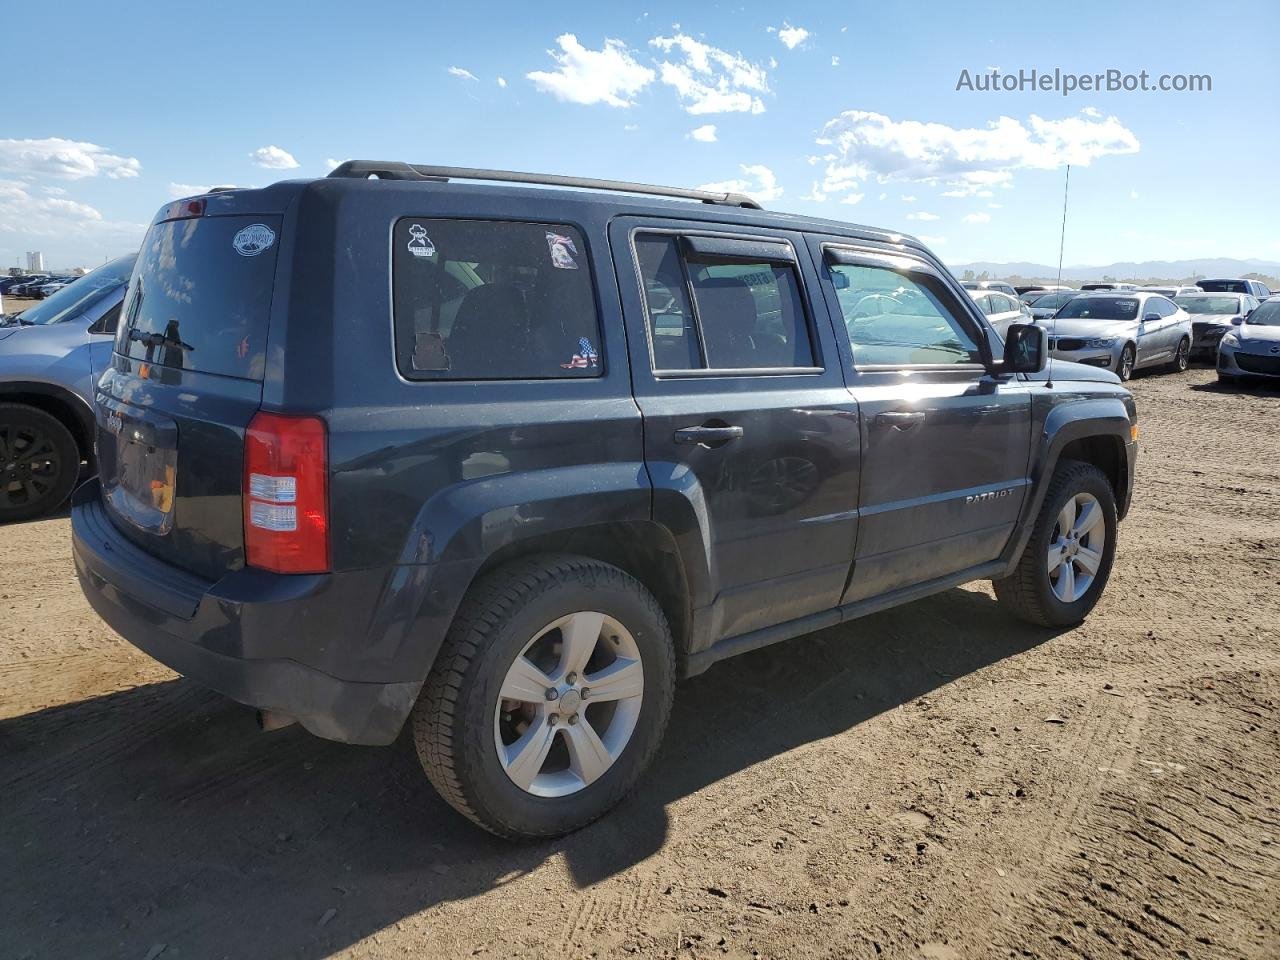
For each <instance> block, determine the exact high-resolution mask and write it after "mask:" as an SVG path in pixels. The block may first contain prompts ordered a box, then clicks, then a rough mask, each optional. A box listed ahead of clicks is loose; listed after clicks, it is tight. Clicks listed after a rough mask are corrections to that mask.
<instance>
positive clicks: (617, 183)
mask: <svg viewBox="0 0 1280 960" xmlns="http://www.w3.org/2000/svg"><path fill="white" fill-rule="evenodd" d="M329 176H331V177H346V178H354V179H358V180H364V179H366V178H369V177H377V178H378V179H379V180H435V181H437V182H440V183H444V182H447V181H449V180H493V181H496V182H499V183H533V184H539V185H542V186H548V187H581V188H584V189H587V190H616V191H618V192H619V193H643V194H648V195H650V196H655V197H675V198H676V199H679V200H698V201H701V202H702V203H717V204H721V205H723V206H729V207H746V208H748V209H751V210H759V209H760V204H758V203H756V202H755V201H754V200H752V199H751V198H750V197H748V196H746V195H745V194H741V193H712V192H710V191H707V190H686V189H684V188H682V187H659V186H654V185H653V184H649V183H628V182H627V181H625V180H596V179H593V178H591V177H563V176H560V175H559V174H554V173H520V172H519V171H516V170H484V169H480V168H477V167H431V166H425V165H423V164H420V163H403V162H401V161H398V160H392V161H381V160H348V161H347V162H346V163H340V164H338V166H337V167H335V168H334V170H333V172H332V173H330V174H329Z"/></svg>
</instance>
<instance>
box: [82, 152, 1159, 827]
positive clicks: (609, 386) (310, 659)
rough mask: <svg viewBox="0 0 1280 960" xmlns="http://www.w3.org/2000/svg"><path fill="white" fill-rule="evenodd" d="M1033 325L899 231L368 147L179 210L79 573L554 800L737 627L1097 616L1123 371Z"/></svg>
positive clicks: (1128, 453) (120, 604) (256, 680)
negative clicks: (984, 598) (924, 617)
mask: <svg viewBox="0 0 1280 960" xmlns="http://www.w3.org/2000/svg"><path fill="white" fill-rule="evenodd" d="M371 174H376V175H377V179H370V175H371ZM475 180H481V181H489V183H487V184H476V183H473V182H471V181H475ZM495 181H496V183H495ZM530 181H532V182H533V183H534V184H538V183H539V182H541V185H540V186H536V187H531V186H528V185H523V186H519V185H516V183H521V184H529V183H530ZM555 187H572V188H577V189H554V188H555ZM1045 354H1046V343H1045V333H1044V331H1043V330H1042V329H1041V328H1039V327H1036V326H1034V325H1032V324H1014V325H1013V326H1011V327H1010V328H1009V330H1008V335H1007V337H1006V338H1005V343H1003V344H1002V343H1001V342H1000V339H999V337H998V336H997V334H996V333H995V331H994V330H993V329H992V328H991V326H990V324H988V323H987V321H986V319H985V318H984V317H983V315H982V313H981V312H980V311H979V310H978V309H977V308H976V306H975V305H974V304H973V301H972V300H971V299H970V298H969V297H968V296H967V295H966V293H965V291H964V290H963V289H962V288H961V287H960V285H959V284H958V283H957V282H956V280H955V279H954V278H953V277H952V276H951V274H950V273H949V271H948V270H947V269H946V267H944V266H943V265H942V263H941V262H940V261H939V260H938V259H937V258H936V257H935V256H934V255H933V254H932V253H931V252H930V251H929V250H928V249H926V248H925V247H924V246H923V245H922V244H921V243H919V242H918V241H916V240H913V239H911V238H904V237H902V236H900V235H898V234H897V233H895V232H892V231H887V230H880V229H876V228H871V227H860V226H853V225H849V224H842V223H835V222H831V221H825V220H815V219H809V218H805V217H796V216H789V215H779V214H774V213H769V212H767V211H764V210H761V209H759V208H758V207H757V206H756V205H755V204H754V203H753V202H752V201H750V200H749V199H747V198H745V197H741V196H736V195H725V194H713V193H705V192H700V191H684V190H676V189H669V188H658V187H650V186H643V185H639V184H623V183H614V182H602V181H588V180H580V179H573V178H557V177H536V176H532V175H528V174H514V173H507V172H503V171H492V170H457V169H449V168H439V167H422V166H410V165H408V164H402V163H366V162H348V163H346V164H343V165H342V166H340V167H339V168H338V169H337V170H335V171H334V172H333V173H332V174H331V175H330V176H329V177H327V178H324V179H320V180H314V181H295V182H289V183H280V184H276V185H274V186H270V187H266V188H263V189H253V190H233V191H228V192H225V193H217V194H212V195H209V196H206V197H197V198H192V199H189V200H184V201H179V202H177V203H174V204H171V205H170V206H167V207H165V208H164V209H163V210H161V211H160V213H159V215H158V216H157V217H156V219H155V221H154V223H153V224H152V226H151V228H150V231H149V232H148V234H147V238H146V241H145V243H144V246H143V250H142V253H141V255H140V256H139V259H138V264H137V267H136V269H135V271H134V273H133V276H132V279H131V281H130V285H129V289H128V292H127V294H126V296H125V301H124V309H123V316H122V319H121V323H120V329H119V332H118V334H117V337H116V341H115V349H114V354H113V356H112V357H111V361H110V363H109V365H108V367H107V369H106V371H105V373H104V374H103V376H102V377H101V379H100V380H99V382H98V386H97V394H96V397H95V399H96V409H97V417H98V449H99V456H100V470H99V479H98V480H95V481H91V482H89V483H87V484H85V485H84V486H83V487H82V488H81V489H80V490H78V491H77V493H76V495H75V497H74V504H73V508H72V531H73V541H74V556H75V564H76V571H77V574H78V576H79V579H80V583H81V586H82V588H83V590H84V593H85V595H86V597H87V598H88V600H89V602H90V603H91V604H92V605H93V607H94V609H95V610H97V611H98V613H99V614H101V615H102V617H103V618H104V619H105V620H106V621H107V622H108V623H109V624H110V625H111V626H112V627H113V628H114V629H116V630H117V631H118V632H119V633H120V634H121V635H123V636H124V637H126V638H127V639H128V640H129V641H131V642H132V643H134V644H136V645H137V646H139V647H140V648H141V649H143V650H145V651H147V652H148V653H150V654H152V655H153V656H155V657H156V658H158V659H160V660H161V661H163V662H165V663H167V664H169V665H170V666H172V667H173V668H174V669H176V670H178V671H180V672H181V673H183V674H186V675H188V676H190V677H192V678H194V679H196V680H198V681H200V682H202V683H204V684H207V685H208V686H210V687H213V688H214V689H217V690H220V691H222V692H224V693H226V694H227V695H229V696H231V697H233V698H235V699H237V700H240V701H242V702H244V703H247V704H250V705H252V706H254V707H257V708H259V709H260V710H261V711H262V713H261V715H262V718H263V721H264V725H265V726H267V727H276V726H280V725H282V724H286V723H289V722H293V721H297V722H299V723H301V724H302V725H303V726H305V727H306V728H307V729H308V730H310V731H312V732H313V733H316V734H318V735H320V736H323V737H328V738H332V739H335V740H341V741H346V742H350V743H366V744H387V743H391V742H392V741H394V740H395V739H396V737H397V735H398V734H399V733H400V731H401V728H402V727H403V726H404V725H405V723H406V722H409V723H411V725H412V736H413V740H414V742H415V744H416V747H417V750H418V754H419V757H420V759H421V761H422V764H423V766H424V768H425V770H426V772H427V775H428V777H429V778H430V780H431V782H432V783H433V784H434V785H435V786H436V788H437V789H438V790H439V791H440V793H441V794H442V795H443V796H444V797H445V798H446V799H447V800H448V802H449V803H451V804H452V805H453V806H454V807H455V808H456V809H457V810H459V811H460V812H461V813H463V814H464V815H466V816H467V817H469V818H471V819H472V820H474V821H475V822H476V823H478V824H480V825H482V826H483V827H485V828H486V829H489V830H492V831H494V832H495V833H498V834H501V835H504V836H550V835H555V834H559V833H563V832H565V831H568V830H572V829H574V828H576V827H579V826H581V825H583V824H585V823H587V822H589V821H591V820H592V819H594V818H595V817H598V816H600V815H601V814H602V813H604V812H605V811H606V810H608V809H609V808H610V807H612V806H613V805H614V804H616V803H617V802H618V801H619V800H620V799H621V798H622V797H623V796H625V795H626V794H627V792H628V791H629V790H630V789H631V788H632V786H633V785H634V784H635V783H636V780H637V778H638V777H639V776H640V775H641V773H642V772H643V771H644V769H645V768H646V767H647V766H648V764H649V761H650V760H651V759H652V757H653V755H654V752H655V751H656V750H657V748H658V745H659V743H660V742H661V740H662V737H663V734H664V731H665V728H666V724H667V718H668V716H669V713H670V708H671V703H672V697H673V695H674V690H675V682H676V680H677V679H678V678H680V677H688V676H692V675H694V674H697V673H700V672H701V671H703V670H706V669H707V668H708V667H710V666H711V665H712V664H714V663H716V662H717V661H719V660H722V659H724V658H726V657H730V656H734V655H736V654H739V653H744V652H747V651H750V650H754V649H757V648H759V647H762V646H764V645H766V644H770V643H775V642H778V641H782V640H786V639H788V638H790V637H794V636H797V635H799V634H803V633H807V632H809V631H812V630H816V629H819V628H822V627H826V626H830V625H832V624H836V623H840V622H842V621H846V620H852V619H855V618H857V617H861V616H863V615H865V614H868V613H871V612H873V611H876V610H882V609H884V608H886V607H889V606H894V605H898V604H902V603H905V602H907V601H910V600H913V599H916V598H919V597H924V596H928V595H930V594H935V593H938V592H940V591H944V590H947V589H949V588H951V587H954V586H955V585H957V584H961V583H965V582H967V581H972V580H992V581H994V583H995V591H996V596H997V597H998V598H999V601H1000V603H1001V604H1002V605H1003V606H1005V607H1006V608H1007V609H1008V610H1010V611H1011V612H1012V613H1014V614H1015V615H1017V616H1019V617H1021V618H1023V619H1025V620H1027V621H1030V622H1031V623H1034V624H1038V625H1040V626H1042V627H1043V626H1050V627H1055V628H1061V627H1064V626H1068V625H1071V624H1075V623H1079V622H1080V621H1081V620H1082V619H1083V618H1084V617H1085V616H1086V615H1088V613H1089V612H1090V610H1091V609H1092V608H1093V606H1094V604H1095V603H1096V602H1097V600H1098V598H1099V596H1100V595H1101V593H1102V590H1103V589H1104V586H1105V584H1106V582H1107V578H1108V575H1109V573H1110V569H1111V564H1112V560H1113V557H1114V555H1115V549H1116V543H1117V524H1118V522H1119V520H1120V518H1121V517H1123V516H1124V514H1125V512H1126V510H1127V508H1128V505H1129V500H1130V491H1131V489H1132V477H1133V465H1134V458H1135V456H1136V437H1137V427H1136V411H1135V407H1134V403H1133V399H1132V398H1131V397H1130V395H1129V393H1128V392H1127V391H1126V390H1125V389H1124V388H1123V387H1122V386H1121V384H1120V383H1119V381H1118V380H1117V378H1116V377H1115V376H1114V375H1113V374H1111V373H1108V372H1106V371H1103V370H1097V369H1091V368H1089V367H1085V366H1080V365H1078V364H1067V363H1059V364H1057V365H1056V367H1055V370H1054V378H1053V385H1052V387H1050V386H1049V384H1048V383H1047V380H1046V375H1045V370H1044V367H1045ZM684 749H702V748H701V747H692V748H691V747H690V746H688V745H685V747H684ZM706 749H713V747H707V748H706Z"/></svg>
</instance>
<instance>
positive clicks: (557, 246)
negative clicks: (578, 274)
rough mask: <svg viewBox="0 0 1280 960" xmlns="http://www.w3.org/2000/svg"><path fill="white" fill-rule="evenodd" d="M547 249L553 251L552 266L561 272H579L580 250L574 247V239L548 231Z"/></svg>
mask: <svg viewBox="0 0 1280 960" xmlns="http://www.w3.org/2000/svg"><path fill="white" fill-rule="evenodd" d="M547 249H548V250H550V251H551V265H552V266H553V267H558V268H559V269H561V270H577V269H578V261H576V260H574V259H573V258H574V257H576V256H577V255H578V248H577V247H575V246H574V245H573V238H572V237H566V236H565V235H564V234H563V233H552V232H551V231H550V230H548V231H547Z"/></svg>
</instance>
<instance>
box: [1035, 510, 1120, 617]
mask: <svg viewBox="0 0 1280 960" xmlns="http://www.w3.org/2000/svg"><path fill="white" fill-rule="evenodd" d="M1106 540H1107V527H1106V524H1105V523H1104V522H1103V515H1102V505H1101V504H1100V503H1099V502H1098V499H1097V498H1096V497H1095V496H1094V495H1093V494H1091V493H1078V494H1076V495H1075V496H1074V497H1071V498H1070V499H1069V500H1067V502H1066V503H1065V504H1064V505H1063V507H1062V510H1061V511H1060V512H1059V514H1058V520H1057V524H1056V525H1055V526H1054V528H1053V535H1052V536H1051V537H1050V538H1049V585H1050V587H1052V589H1053V594H1054V596H1056V597H1057V598H1058V599H1059V600H1061V601H1062V602H1063V603H1075V602H1076V601H1077V600H1079V599H1080V598H1081V597H1083V596H1084V595H1085V593H1086V592H1087V591H1088V589H1089V587H1090V586H1092V585H1093V578H1094V577H1096V576H1097V574H1098V569H1099V567H1100V566H1101V564H1102V555H1103V549H1104V547H1105V546H1106Z"/></svg>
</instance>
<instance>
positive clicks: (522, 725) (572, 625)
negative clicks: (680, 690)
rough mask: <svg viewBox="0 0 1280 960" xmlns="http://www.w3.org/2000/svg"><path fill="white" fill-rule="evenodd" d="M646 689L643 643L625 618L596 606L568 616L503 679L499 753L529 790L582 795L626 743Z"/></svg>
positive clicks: (537, 639)
mask: <svg viewBox="0 0 1280 960" xmlns="http://www.w3.org/2000/svg"><path fill="white" fill-rule="evenodd" d="M643 695H644V666H643V664H642V663H641V660H640V649H639V647H638V646H637V644H636V641H635V639H634V638H633V637H632V636H631V634H630V633H629V632H628V631H627V629H626V628H625V627H623V626H622V624H620V623H618V622H617V621H616V620H613V619H612V618H610V617H607V616H605V615H604V614H603V613H595V612H590V611H581V612H578V613H571V614H569V615H568V616H566V617H561V618H560V619H559V620H556V621H555V622H553V623H550V624H548V625H547V626H546V627H544V628H543V629H542V630H540V631H539V632H538V633H537V634H536V635H535V636H534V637H533V639H532V640H530V641H529V643H528V644H526V645H525V647H524V649H523V650H522V651H521V652H520V654H519V655H518V656H517V657H516V658H515V660H514V662H513V663H512V664H511V667H510V668H509V669H508V670H507V674H506V677H505V678H504V679H503V681H502V687H501V689H500V691H499V699H498V703H497V707H496V711H495V716H494V722H493V736H494V745H495V746H496V748H497V751H498V759H499V760H500V761H501V763H502V767H503V769H504V770H505V771H506V774H507V776H508V777H510V778H511V781H512V782H513V783H514V784H515V785H516V786H518V787H520V789H522V790H525V791H527V792H528V793H531V794H533V795H535V796H539V797H563V796H566V795H568V794H571V793H576V792H578V791H579V790H582V789H583V788H585V787H587V786H589V785H590V784H591V783H594V782H595V781H596V780H598V779H599V778H600V777H601V776H603V775H604V773H605V772H606V771H607V770H608V769H609V768H610V767H611V766H613V763H614V761H616V760H617V759H618V757H619V756H621V754H622V752H623V750H625V749H626V746H627V744H628V743H629V742H630V740H631V735H632V734H633V733H634V732H635V729H636V721H637V719H638V718H639V716H640V705H641V702H642V699H643Z"/></svg>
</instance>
